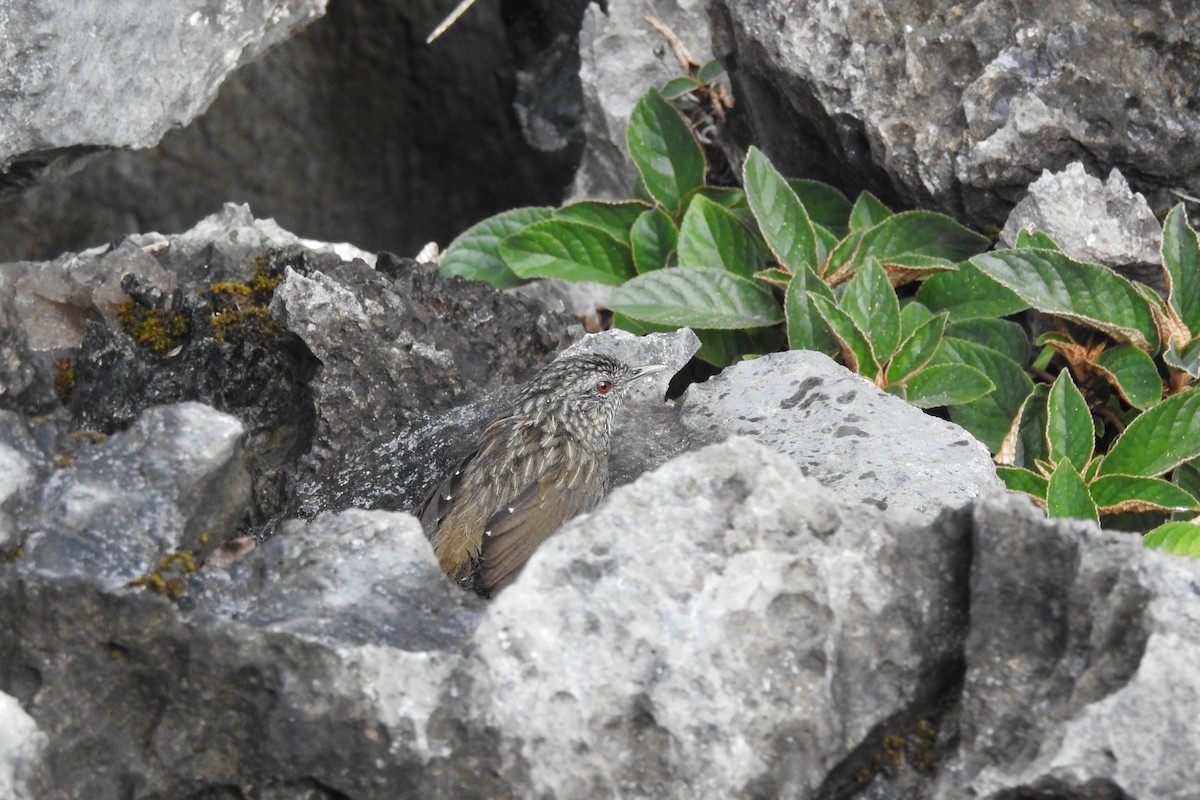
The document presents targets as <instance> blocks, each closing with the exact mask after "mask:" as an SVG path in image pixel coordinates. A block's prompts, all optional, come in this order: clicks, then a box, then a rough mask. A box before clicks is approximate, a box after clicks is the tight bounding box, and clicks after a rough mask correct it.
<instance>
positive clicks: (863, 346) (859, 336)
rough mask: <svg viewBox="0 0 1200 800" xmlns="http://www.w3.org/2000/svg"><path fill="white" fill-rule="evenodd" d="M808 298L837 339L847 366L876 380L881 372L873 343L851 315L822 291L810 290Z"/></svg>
mask: <svg viewBox="0 0 1200 800" xmlns="http://www.w3.org/2000/svg"><path fill="white" fill-rule="evenodd" d="M808 300H809V302H810V303H812V305H813V307H814V308H815V309H816V310H817V313H818V314H820V315H821V319H823V320H824V321H825V325H826V326H828V328H829V332H830V333H832V334H833V338H834V339H836V340H837V343H838V347H839V348H840V349H841V352H842V358H843V359H845V361H846V366H848V367H849V368H850V369H852V370H853V371H855V372H857V373H858V374H860V375H862V376H864V377H866V378H869V379H871V380H874V379H875V376H876V375H878V374H879V365H878V364H877V363H876V362H875V355H874V354H873V353H872V352H871V343H870V342H869V341H868V340H867V337H866V335H865V334H864V333H863V332H862V331H861V330H859V329H858V326H857V325H855V324H854V320H853V319H851V318H850V315H849V314H847V313H846V312H845V311H843V310H842V309H840V308H838V305H837V303H836V302H834V300H833V299H832V298H830V297H827V296H825V295H824V294H821V293H820V292H814V291H811V290H810V291H809V292H808Z"/></svg>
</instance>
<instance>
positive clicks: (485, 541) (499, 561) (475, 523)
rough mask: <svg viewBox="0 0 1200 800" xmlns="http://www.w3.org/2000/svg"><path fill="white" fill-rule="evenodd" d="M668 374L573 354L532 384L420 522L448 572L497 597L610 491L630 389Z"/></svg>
mask: <svg viewBox="0 0 1200 800" xmlns="http://www.w3.org/2000/svg"><path fill="white" fill-rule="evenodd" d="M661 369H663V367H662V366H661V365H659V364H648V365H645V366H641V367H636V368H634V367H629V366H627V365H625V364H623V363H621V362H620V361H618V360H616V359H614V358H611V357H609V356H604V355H596V354H589V355H579V356H567V357H565V358H560V359H559V360H557V361H555V362H554V363H552V364H550V365H549V366H548V367H546V368H545V369H544V370H543V371H542V372H541V373H539V374H538V375H537V376H536V377H535V378H534V379H533V380H532V381H530V382H529V383H528V384H526V385H525V387H524V388H523V389H522V390H521V393H520V395H519V396H518V397H517V400H516V403H515V404H514V407H513V408H512V409H511V410H510V411H509V413H508V414H506V415H505V416H503V417H501V418H499V419H497V420H496V421H495V422H493V423H491V424H490V425H489V426H488V427H487V429H486V430H485V431H484V433H483V436H482V437H481V438H480V442H479V447H478V448H477V449H476V450H475V452H474V453H472V454H471V455H469V456H468V457H467V458H465V459H464V460H463V461H462V463H460V464H459V465H458V467H457V468H456V469H455V471H454V472H453V473H451V475H450V476H449V477H448V478H446V480H445V481H443V482H442V483H441V485H440V486H438V487H437V490H436V491H433V492H431V493H430V496H429V498H428V499H427V500H426V505H425V508H424V509H423V510H422V512H421V524H422V525H423V526H424V528H425V534H426V535H427V536H428V537H429V539H430V541H431V542H432V543H433V549H434V552H435V553H436V554H437V557H438V562H439V563H440V564H441V567H442V569H443V570H444V571H445V572H446V574H447V575H448V576H449V577H450V578H451V579H453V580H455V581H457V582H458V583H460V584H461V585H463V586H465V587H469V588H472V589H475V590H476V591H478V592H479V593H481V594H484V595H489V594H491V593H492V592H494V591H495V590H497V589H499V588H501V587H503V586H505V585H506V584H508V583H509V582H510V581H511V580H512V579H513V578H514V577H515V576H516V574H517V572H518V571H519V570H520V568H521V567H522V566H523V565H524V563H525V561H526V560H527V559H528V558H529V556H530V555H531V554H532V553H533V551H534V550H535V549H536V548H537V546H538V545H539V544H541V543H542V542H543V541H544V540H545V539H546V537H547V536H549V535H550V534H551V533H553V532H554V530H555V529H557V528H558V527H559V526H560V525H561V524H562V523H563V522H565V521H567V520H568V519H570V518H571V517H573V516H575V515H576V514H579V513H581V512H584V511H590V510H591V509H592V508H594V507H595V505H596V504H597V503H599V502H600V500H601V499H602V498H603V497H604V495H605V493H606V492H607V490H608V445H609V438H610V434H611V430H612V421H613V415H614V413H615V412H616V409H617V406H618V404H619V403H620V401H621V398H622V396H623V395H624V393H625V389H626V388H627V387H628V386H629V384H630V382H631V381H633V380H636V379H637V378H640V377H642V376H643V375H649V374H651V373H654V372H658V371H659V370H661Z"/></svg>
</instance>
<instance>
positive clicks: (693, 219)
mask: <svg viewBox="0 0 1200 800" xmlns="http://www.w3.org/2000/svg"><path fill="white" fill-rule="evenodd" d="M767 261H768V258H767V254H766V252H765V251H764V250H763V248H762V247H761V246H760V245H759V240H758V238H757V237H756V236H754V235H753V234H752V233H750V231H748V230H747V229H746V227H745V226H744V225H742V223H741V222H740V221H738V218H737V217H735V216H734V215H733V214H732V213H731V212H729V211H728V210H727V209H725V208H722V207H721V206H719V205H717V204H716V203H714V202H713V201H712V200H709V199H708V198H706V197H700V196H697V197H695V198H694V199H693V200H692V202H691V203H689V204H688V210H687V212H686V213H684V215H683V222H682V223H681V224H680V227H679V265H680V266H681V267H720V268H721V269H724V270H726V271H727V272H732V273H734V274H736V275H741V276H742V277H744V278H749V277H751V276H753V275H754V273H755V272H758V271H759V270H760V269H762V268H763V267H764V266H765V264H766V262H767Z"/></svg>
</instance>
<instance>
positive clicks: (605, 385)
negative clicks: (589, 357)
mask: <svg viewBox="0 0 1200 800" xmlns="http://www.w3.org/2000/svg"><path fill="white" fill-rule="evenodd" d="M611 388H612V381H596V391H597V392H599V393H600V394H608V390H609V389H611Z"/></svg>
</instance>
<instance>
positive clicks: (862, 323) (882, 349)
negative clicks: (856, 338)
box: [840, 258, 911, 393]
mask: <svg viewBox="0 0 1200 800" xmlns="http://www.w3.org/2000/svg"><path fill="white" fill-rule="evenodd" d="M840 305H841V307H842V310H843V311H845V312H846V313H847V314H849V315H850V319H852V320H854V325H855V327H857V328H858V329H859V330H860V331H862V332H863V333H864V334H866V336H867V339H868V340H869V341H870V342H871V352H872V353H874V355H875V361H876V363H879V364H885V363H887V361H888V359H890V358H891V357H892V354H893V353H895V352H896V347H897V346H898V345H899V344H900V301H899V300H898V299H896V291H895V290H894V289H892V284H891V283H889V282H888V277H887V273H885V272H884V271H883V267H881V266H879V262H878V261H876V260H875V259H873V258H869V259H867V262H866V264H865V265H864V266H863V267H862V269H860V270H859V271H858V272H857V273H855V275H854V277H853V278H851V279H850V282H849V283H847V284H846V289H845V291H844V292H843V293H842V298H841V302H840ZM909 391H910V393H911V389H910V390H909Z"/></svg>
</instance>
